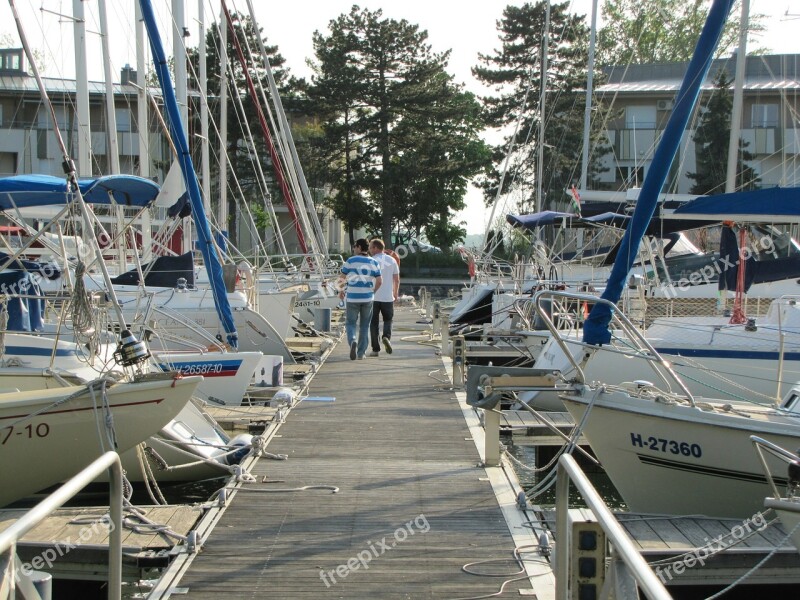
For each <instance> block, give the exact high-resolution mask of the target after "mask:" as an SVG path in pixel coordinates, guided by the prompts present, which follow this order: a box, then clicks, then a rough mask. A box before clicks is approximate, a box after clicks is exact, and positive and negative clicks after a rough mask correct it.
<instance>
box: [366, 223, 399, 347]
mask: <svg viewBox="0 0 800 600" xmlns="http://www.w3.org/2000/svg"><path fill="white" fill-rule="evenodd" d="M385 249H386V245H385V244H384V243H383V240H381V239H379V238H375V239H374V240H372V241H371V242H370V243H369V253H370V255H371V256H372V258H373V259H375V260H376V261H377V262H378V265H379V266H380V270H381V280H382V281H383V282H384V285H382V286H381V287H380V288H378V289H377V290H376V291H375V296H374V298H373V301H372V321H371V322H370V325H369V337H370V342H371V343H372V352H371V353H370V356H378V355H379V354H380V350H381V346H380V344H381V342H382V343H383V348H384V350H386V354H391V353H392V342H391V339H392V319H393V318H394V301H395V300H396V299H397V296H398V292H399V291H400V265H399V264H398V263H397V261H396V260H395V259H394V258H392V257H391V256H389V255H388V254H386V253H384V250H385ZM381 318H383V335H382V336H381V338H380V340H378V329H379V320H380V319H381Z"/></svg>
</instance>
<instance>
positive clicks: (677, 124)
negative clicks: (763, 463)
mask: <svg viewBox="0 0 800 600" xmlns="http://www.w3.org/2000/svg"><path fill="white" fill-rule="evenodd" d="M732 4H733V2H732V1H731V0H715V1H714V2H713V3H712V6H711V9H710V12H709V16H708V19H707V21H706V24H705V26H704V28H703V31H702V33H701V35H700V39H699V41H698V44H697V50H696V51H695V54H694V56H693V58H692V60H691V62H690V64H689V68H688V70H687V72H686V74H685V77H684V80H683V84H682V85H681V89H680V92H679V93H678V96H677V100H676V106H675V110H674V112H673V114H672V115H671V117H670V121H669V123H668V125H667V128H666V129H665V131H664V134H663V136H662V139H661V143H660V145H659V147H658V148H657V150H656V153H655V156H654V160H653V166H652V167H651V169H650V171H649V172H648V174H647V176H646V178H645V181H644V184H643V187H642V192H641V194H640V196H639V202H638V203H637V206H636V210H635V212H634V214H633V216H632V218H631V221H630V223H629V226H628V229H627V230H626V232H625V235H624V237H623V240H622V242H621V244H620V250H619V252H618V258H617V260H616V262H615V263H614V266H613V268H612V273H611V276H610V277H609V281H608V283H607V285H606V288H605V291H604V292H603V295H602V296H601V298H600V300H599V301H597V302H596V303H595V305H594V307H593V308H592V310H591V312H590V314H589V316H588V317H587V319H586V321H585V323H584V327H583V342H584V343H585V344H588V345H595V346H605V345H607V344H608V343H609V342H610V340H611V337H612V331H611V330H609V328H608V326H609V323H610V321H611V319H612V317H613V316H614V314H615V311H616V303H617V301H618V300H619V297H620V294H621V292H622V289H623V287H624V285H625V283H626V280H627V274H628V272H629V270H630V267H631V264H632V262H633V259H634V255H635V252H634V251H633V250H635V248H637V247H638V245H639V243H640V241H641V239H642V235H643V233H644V231H645V229H646V227H647V224H648V222H649V220H650V218H651V217H652V214H653V212H654V210H655V204H656V201H657V197H658V193H659V191H660V189H661V187H662V186H663V184H664V181H665V180H666V174H667V169H668V167H669V165H670V164H671V163H672V157H673V156H674V154H675V151H676V150H677V147H678V144H679V142H680V137H681V134H682V132H683V131H684V129H685V127H686V123H687V122H688V119H689V116H690V113H691V111H692V109H693V107H694V104H695V102H696V99H697V96H698V93H699V85H700V82H701V81H702V80H703V79H704V77H705V74H706V72H707V70H708V65H709V62H710V61H709V57H710V55H711V53H712V52H713V48H714V47H715V45H716V43H717V40H718V39H719V35H720V33H721V30H722V27H723V25H724V22H725V20H726V18H727V14H728V13H729V12H730V9H731V6H732ZM631 329H633V328H632V326H631ZM552 332H553V334H554V335H555V336H557V335H558V332H557V330H555V328H552ZM639 340H640V341H642V342H643V344H644V346H645V347H646V348H647V352H646V353H638V356H634V355H630V356H631V358H630V360H646V361H647V362H648V363H649V364H651V365H653V366H655V367H657V370H658V373H659V378H658V379H657V380H656V383H651V382H650V381H645V380H638V381H632V382H625V381H623V382H621V383H616V384H604V383H591V384H587V382H586V380H585V378H584V373H583V370H582V368H581V365H580V360H581V359H582V358H583V357H580V358H579V360H578V361H574V364H573V367H574V369H575V373H576V379H575V381H574V382H573V384H572V385H571V386H569V388H568V389H564V393H563V394H562V395H561V398H562V400H563V402H564V404H565V406H566V407H567V409H568V410H569V411H570V413H571V414H572V415H573V417H574V418H575V419H576V422H578V421H581V420H583V422H584V430H583V432H584V434H585V435H586V438H587V439H588V441H589V443H590V445H591V446H592V449H593V450H594V452H595V453H596V455H597V456H598V458H599V459H600V461H601V462H602V464H603V465H604V468H605V469H606V472H607V473H608V475H609V477H610V478H611V480H612V482H613V483H614V484H615V485H616V486H617V488H618V489H619V490H620V493H621V494H622V496H623V498H624V499H625V501H626V503H628V505H629V506H630V507H631V508H632V509H633V510H636V511H641V512H664V513H670V514H696V513H702V514H706V515H709V516H718V517H748V516H751V515H752V514H753V513H754V512H755V511H756V510H758V509H759V508H760V506H761V503H762V501H763V497H764V496H765V495H766V493H768V492H769V488H768V486H767V480H766V478H765V477H764V476H763V475H761V474H760V473H759V470H760V465H759V464H758V459H757V458H756V457H755V455H754V453H753V451H752V448H751V447H750V439H749V438H750V435H752V434H757V435H759V436H762V437H764V438H765V439H767V440H769V441H771V442H773V443H776V444H778V445H781V446H787V447H796V446H797V444H798V443H799V442H800V424H798V423H799V422H798V420H797V419H798V415H797V413H796V412H795V411H796V410H797V408H798V407H797V398H796V397H795V398H794V399H793V398H791V397H789V398H787V399H786V400H785V401H784V402H783V403H782V404H781V405H780V406H779V407H777V408H774V407H764V406H757V405H754V404H752V403H746V402H734V401H716V400H711V399H707V398H695V397H694V396H693V395H692V394H691V392H690V391H689V390H688V389H687V387H686V385H685V384H684V382H683V381H682V380H681V379H680V378H679V377H678V376H677V375H675V372H674V371H673V370H672V367H671V365H670V364H669V363H668V362H667V361H665V360H664V359H662V358H661V357H660V355H659V354H658V352H657V351H656V350H655V348H653V347H652V345H650V344H648V343H647V342H646V340H644V338H642V337H641V336H640V337H639ZM564 352H565V354H568V355H570V358H571V357H572V355H571V353H570V352H569V350H567V349H566V348H564ZM573 360H574V359H573ZM588 360H589V361H591V357H589V358H588ZM609 375H611V374H610V373H609V374H606V379H608V376H609ZM615 381H619V379H616V380H615ZM669 386H674V389H671V388H670V387H669Z"/></svg>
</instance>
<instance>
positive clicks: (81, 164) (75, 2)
mask: <svg viewBox="0 0 800 600" xmlns="http://www.w3.org/2000/svg"><path fill="white" fill-rule="evenodd" d="M72 17H73V19H74V20H75V22H74V24H73V30H74V32H75V114H76V116H77V118H78V126H77V127H76V130H77V135H78V156H77V159H78V175H79V176H80V177H91V176H92V157H91V147H92V139H91V135H92V134H91V133H90V127H89V75H88V71H87V68H86V15H85V14H84V11H83V0H72ZM28 61H29V62H30V63H31V64H32V63H33V60H32V59H31V58H30V57H29V58H28ZM53 114H55V113H53ZM53 127H54V128H57V121H56V120H55V117H53Z"/></svg>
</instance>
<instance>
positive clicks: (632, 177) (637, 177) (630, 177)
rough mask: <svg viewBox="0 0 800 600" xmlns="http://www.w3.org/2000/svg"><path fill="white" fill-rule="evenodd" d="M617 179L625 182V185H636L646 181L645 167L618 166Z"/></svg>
mask: <svg viewBox="0 0 800 600" xmlns="http://www.w3.org/2000/svg"><path fill="white" fill-rule="evenodd" d="M617 181H619V182H620V183H624V184H625V187H636V186H640V185H642V181H644V167H643V166H640V167H625V166H619V165H618V166H617Z"/></svg>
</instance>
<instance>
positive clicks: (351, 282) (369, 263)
mask: <svg viewBox="0 0 800 600" xmlns="http://www.w3.org/2000/svg"><path fill="white" fill-rule="evenodd" d="M342 273H344V274H345V276H346V277H347V296H346V300H347V301H348V302H372V298H373V290H374V289H375V278H376V277H380V275H381V268H380V266H379V265H378V261H376V260H375V259H374V258H372V257H369V256H362V255H360V254H357V255H355V256H351V257H350V258H348V259H347V261H345V263H344V264H343V265H342Z"/></svg>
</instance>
